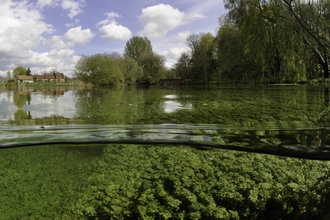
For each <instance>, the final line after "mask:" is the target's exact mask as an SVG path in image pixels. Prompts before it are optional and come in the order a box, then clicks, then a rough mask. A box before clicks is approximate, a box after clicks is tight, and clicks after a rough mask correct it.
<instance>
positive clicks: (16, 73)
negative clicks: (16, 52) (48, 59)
mask: <svg viewBox="0 0 330 220" xmlns="http://www.w3.org/2000/svg"><path fill="white" fill-rule="evenodd" d="M13 75H14V76H19V75H27V70H26V69H25V68H24V67H22V66H17V67H16V68H15V69H14V70H13Z"/></svg>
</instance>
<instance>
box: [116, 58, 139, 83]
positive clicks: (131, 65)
mask: <svg viewBox="0 0 330 220" xmlns="http://www.w3.org/2000/svg"><path fill="white" fill-rule="evenodd" d="M120 68H121V71H122V73H123V75H124V79H125V83H127V84H135V83H136V81H140V80H141V79H142V76H143V70H142V67H140V66H138V65H137V63H136V61H135V60H134V59H132V58H123V59H120Z"/></svg>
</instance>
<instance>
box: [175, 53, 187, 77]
mask: <svg viewBox="0 0 330 220" xmlns="http://www.w3.org/2000/svg"><path fill="white" fill-rule="evenodd" d="M174 68H175V71H176V73H177V75H178V76H180V77H181V79H188V78H189V76H190V56H189V54H188V53H186V52H184V53H182V54H181V55H180V57H179V59H178V62H177V63H176V64H174Z"/></svg>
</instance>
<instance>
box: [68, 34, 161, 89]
mask: <svg viewBox="0 0 330 220" xmlns="http://www.w3.org/2000/svg"><path fill="white" fill-rule="evenodd" d="M165 72H167V70H166V69H165V58H164V57H163V56H160V55H158V54H156V53H155V52H153V51H152V46H151V42H150V40H148V38H146V37H132V38H131V39H130V40H129V41H127V43H126V46H125V52H124V54H123V56H122V55H121V54H119V53H117V52H114V53H105V54H95V55H92V56H82V57H81V58H80V60H79V61H78V62H77V64H76V66H75V69H74V75H75V76H76V77H77V78H78V79H79V80H81V81H83V82H84V83H91V84H94V85H117V84H123V83H125V84H135V83H145V84H152V83H156V82H157V81H158V80H159V79H160V78H161V77H162V76H163V75H166V74H165Z"/></svg>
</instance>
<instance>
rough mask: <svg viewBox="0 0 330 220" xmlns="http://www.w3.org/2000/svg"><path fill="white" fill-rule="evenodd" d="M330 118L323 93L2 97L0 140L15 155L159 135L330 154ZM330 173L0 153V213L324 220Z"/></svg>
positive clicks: (77, 150)
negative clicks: (69, 142)
mask: <svg viewBox="0 0 330 220" xmlns="http://www.w3.org/2000/svg"><path fill="white" fill-rule="evenodd" d="M328 108H329V93H328V88H327V87H326V86H306V85H292V86H249V87H247V86H236V87H233V86H227V87H219V86H217V87H210V86H200V87H178V88H168V87H149V88H136V87H128V88H127V87H126V88H107V89H105V88H93V89H85V90H82V89H81V90H72V89H70V88H67V89H57V90H47V89H44V90H37V91H36V90H30V91H5V90H3V91H1V92H0V119H1V121H0V132H1V133H0V136H1V141H2V142H4V143H7V144H8V143H9V142H15V141H16V142H17V141H21V140H33V141H36V140H35V139H40V140H42V139H43V138H45V140H69V139H74V138H79V140H81V139H88V140H94V139H95V138H123V137H125V139H127V138H128V137H129V135H131V137H135V138H136V137H141V139H152V140H153V138H155V135H157V140H158V139H159V138H162V137H163V138H164V139H166V140H177V139H180V138H183V139H184V138H187V137H189V138H191V139H189V140H195V141H200V142H203V141H205V139H206V141H208V142H214V141H218V143H223V142H226V143H227V144H228V143H229V142H237V143H239V144H240V145H244V144H251V143H256V144H258V143H259V142H258V141H261V142H263V143H267V144H272V145H277V144H281V143H283V142H285V141H286V142H287V143H293V142H294V144H299V146H300V145H301V146H304V145H311V146H312V147H313V148H308V150H310V149H316V148H318V147H320V146H321V145H322V146H323V145H328V136H327V134H328V133H327V132H324V131H327V130H328V117H329V114H328ZM41 125H43V126H44V128H40V127H39V126H41ZM88 131H90V132H88ZM215 133H216V134H215ZM123 135H124V136H123ZM125 135H126V136H125ZM22 137H24V139H21V138H22ZM35 137H37V138H35ZM201 138H203V140H201ZM256 139H257V140H256ZM252 140H253V141H252ZM2 142H1V143H2ZM325 153H326V152H325ZM329 166H330V163H329V162H327V161H314V160H303V159H295V158H288V157H279V156H271V155H265V154H255V153H242V152H236V151H228V150H219V149H217V150H216V149H213V150H206V151H205V150H204V151H203V150H198V149H194V148H191V147H189V146H170V145H168V144H167V145H166V144H165V145H154V146H153V145H143V144H140V145H118V144H114V145H106V144H103V145H93V144H91V145H49V146H47V145H42V146H36V147H26V148H13V149H1V150H0V176H1V179H0V189H1V190H0V213H1V219H315V218H319V219H320V218H322V217H323V216H325V215H326V214H327V207H328V205H329V201H330V200H329V199H330V195H329V193H330V190H329V186H330V178H329V175H330V174H329Z"/></svg>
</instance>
